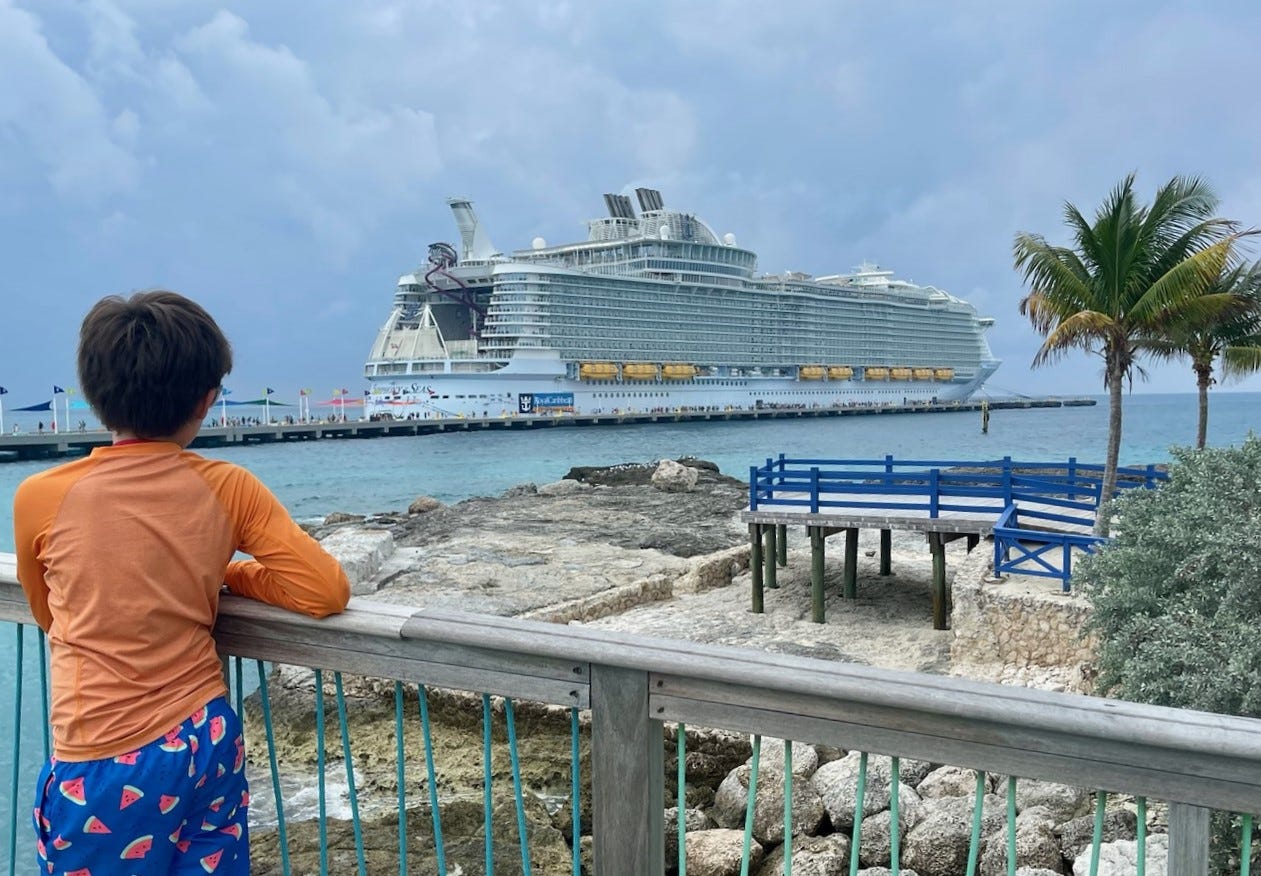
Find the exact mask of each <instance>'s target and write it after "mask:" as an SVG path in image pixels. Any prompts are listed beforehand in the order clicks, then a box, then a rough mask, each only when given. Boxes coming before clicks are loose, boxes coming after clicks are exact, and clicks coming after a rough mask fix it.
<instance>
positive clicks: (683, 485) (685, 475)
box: [652, 459, 699, 493]
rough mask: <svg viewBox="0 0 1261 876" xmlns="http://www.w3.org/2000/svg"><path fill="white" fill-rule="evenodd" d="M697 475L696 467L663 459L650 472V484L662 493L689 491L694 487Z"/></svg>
mask: <svg viewBox="0 0 1261 876" xmlns="http://www.w3.org/2000/svg"><path fill="white" fill-rule="evenodd" d="M698 477H699V475H698V473H697V471H696V469H694V468H692V467H691V466H688V465H680V464H679V463H677V462H675V461H674V460H673V459H663V460H661V462H659V463H657V470H656V471H654V472H653V473H652V485H653V486H654V487H655V488H656V489H658V490H660V491H661V492H663V493H690V492H691V491H692V490H694V489H696V481H697V478H698Z"/></svg>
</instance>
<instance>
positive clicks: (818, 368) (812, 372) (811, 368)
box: [797, 365, 827, 380]
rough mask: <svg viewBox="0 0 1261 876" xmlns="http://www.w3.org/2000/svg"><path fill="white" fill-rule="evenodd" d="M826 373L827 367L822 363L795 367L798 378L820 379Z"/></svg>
mask: <svg viewBox="0 0 1261 876" xmlns="http://www.w3.org/2000/svg"><path fill="white" fill-rule="evenodd" d="M826 373H827V369H826V368H824V367H823V366H822V365H802V366H801V367H800V368H799V369H797V377H798V379H800V380H822V379H823V375H824V374H826Z"/></svg>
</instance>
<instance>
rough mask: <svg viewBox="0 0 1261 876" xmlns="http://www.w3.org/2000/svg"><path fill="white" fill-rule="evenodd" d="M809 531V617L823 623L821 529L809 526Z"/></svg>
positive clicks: (823, 558) (823, 555)
mask: <svg viewBox="0 0 1261 876" xmlns="http://www.w3.org/2000/svg"><path fill="white" fill-rule="evenodd" d="M807 529H808V530H809V532H810V619H811V620H812V621H814V622H815V623H816V624H821V623H823V620H824V611H825V608H824V605H825V603H826V594H825V593H824V591H823V578H824V572H825V571H826V569H827V564H826V562H825V553H824V551H825V549H824V544H825V543H826V539H824V537H823V531H822V530H821V529H820V528H819V527H817V526H809V527H807Z"/></svg>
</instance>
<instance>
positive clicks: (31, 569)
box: [13, 477, 61, 632]
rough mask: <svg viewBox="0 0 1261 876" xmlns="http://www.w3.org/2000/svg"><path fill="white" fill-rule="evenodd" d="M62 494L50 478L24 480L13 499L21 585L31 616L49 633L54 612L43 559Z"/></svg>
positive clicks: (14, 531)
mask: <svg viewBox="0 0 1261 876" xmlns="http://www.w3.org/2000/svg"><path fill="white" fill-rule="evenodd" d="M60 498H61V491H60V490H58V489H57V487H56V482H54V481H50V479H49V478H48V477H42V478H41V477H32V478H28V479H27V480H25V481H23V482H22V483H21V484H20V485H19V486H18V488H17V492H16V493H15V494H14V496H13V541H14V545H15V547H16V549H17V558H18V583H19V584H21V585H22V591H23V592H24V593H25V594H26V601H27V602H28V603H29V604H30V606H31V614H33V615H34V616H35V622H36V623H37V624H39V626H40V629H42V630H43V631H44V632H48V628H49V627H50V626H51V625H52V622H53V616H52V612H51V611H49V609H48V584H47V583H45V581H44V564H43V562H42V561H41V560H40V553H41V552H42V551H43V547H44V539H45V538H46V537H47V535H48V530H49V528H50V527H51V526H52V520H53V517H54V516H55V515H56V511H57V504H58V502H59V501H60Z"/></svg>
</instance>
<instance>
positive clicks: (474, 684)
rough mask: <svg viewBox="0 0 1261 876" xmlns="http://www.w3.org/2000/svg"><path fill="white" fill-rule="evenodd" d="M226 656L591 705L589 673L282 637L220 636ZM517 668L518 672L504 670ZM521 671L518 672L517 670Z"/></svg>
mask: <svg viewBox="0 0 1261 876" xmlns="http://www.w3.org/2000/svg"><path fill="white" fill-rule="evenodd" d="M215 641H216V644H217V645H218V646H219V651H220V653H221V654H230V655H233V656H237V657H246V658H250V659H256V660H266V661H269V662H272V663H287V664H291V665H294V666H306V667H310V668H318V669H324V670H328V671H333V672H349V673H353V674H355V675H363V676H367V677H369V678H388V679H393V680H396V681H406V682H412V683H416V684H426V685H432V686H434V687H442V688H449V689H452V690H464V691H472V692H474V693H490V694H496V695H499V696H508V697H513V698H515V699H524V700H533V701H536V702H541V703H552V704H555V705H561V706H576V707H578V708H584V709H585V708H588V707H589V706H590V704H591V699H590V687H589V685H588V683H587V678H588V677H589V674H588V672H587V671H586V670H585V668H584V672H583V673H582V675H581V677H579V676H578V675H577V674H575V676H574V678H573V679H571V680H568V681H566V680H563V679H556V678H549V677H540V676H535V675H530V674H528V672H525V671H520V667H518V666H515V665H514V664H512V663H510V662H506V661H503V660H502V659H500V661H499V663H500V667H501V668H498V669H496V668H489V667H485V666H470V665H468V664H466V663H462V662H456V663H449V662H442V661H439V660H434V659H421V658H419V657H407V656H403V655H394V656H388V657H387V656H383V655H380V654H374V653H368V652H364V651H351V650H347V649H345V648H340V647H335V646H333V647H324V646H318V645H312V644H309V643H294V642H289V641H285V640H279V639H268V638H259V637H254V636H249V635H239V634H235V633H229V634H225V635H222V636H218V637H216V640H215ZM504 666H511V667H512V669H507V668H502V667H504ZM514 670H517V671H514Z"/></svg>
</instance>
